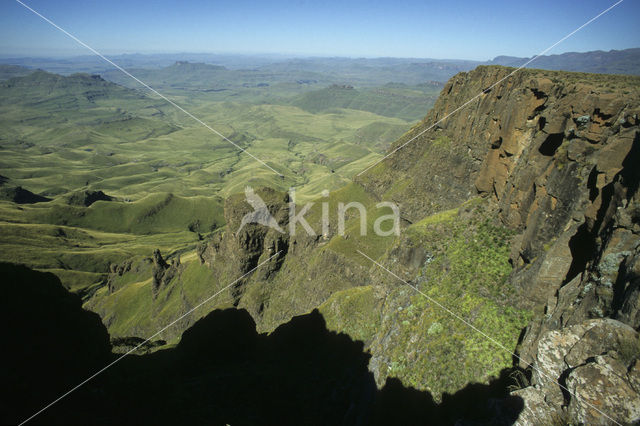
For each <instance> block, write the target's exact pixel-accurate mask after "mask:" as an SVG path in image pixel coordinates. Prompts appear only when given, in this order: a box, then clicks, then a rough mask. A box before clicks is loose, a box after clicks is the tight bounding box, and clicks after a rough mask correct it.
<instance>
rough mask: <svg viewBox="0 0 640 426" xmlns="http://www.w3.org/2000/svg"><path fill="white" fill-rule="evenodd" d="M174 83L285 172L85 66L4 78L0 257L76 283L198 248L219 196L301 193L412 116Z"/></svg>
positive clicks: (203, 113) (343, 172)
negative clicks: (251, 191) (157, 252)
mask: <svg viewBox="0 0 640 426" xmlns="http://www.w3.org/2000/svg"><path fill="white" fill-rule="evenodd" d="M176 68H178V69H182V68H184V70H183V71H176ZM159 72H161V73H167V74H166V78H168V79H174V78H176V76H177V75H178V74H180V75H182V76H183V79H184V81H183V82H185V84H187V83H188V82H189V81H195V82H202V81H205V80H206V78H211V79H215V76H216V75H217V73H227V72H228V70H225V69H224V68H222V67H211V66H208V65H207V66H203V65H201V64H189V63H177V64H175V65H174V66H172V67H169V69H164V71H163V70H160V71H159ZM205 76H206V78H205ZM194 84H195V83H194ZM293 84H296V85H298V83H293ZM300 85H302V83H300ZM241 89H242V90H244V88H242V87H241ZM175 93H177V94H176V95H173V98H174V99H175V100H176V101H177V102H179V103H180V104H181V105H184V106H185V108H187V109H188V110H189V111H191V112H192V113H194V114H195V115H197V116H198V117H200V118H201V119H203V120H204V121H205V122H207V123H210V124H211V125H212V126H214V127H215V128H216V129H217V130H219V131H221V132H222V133H223V134H225V135H227V136H228V137H229V138H230V139H231V140H233V141H234V142H235V143H237V144H239V145H240V146H242V147H243V148H245V149H247V150H248V151H249V152H251V153H252V154H253V155H255V156H257V157H259V158H263V159H264V160H265V161H267V162H268V164H270V165H271V166H272V167H273V168H275V169H276V170H278V171H280V173H282V174H283V175H284V179H281V178H280V177H278V176H277V175H276V174H274V173H273V172H272V171H270V170H268V169H267V168H265V167H263V166H261V165H260V164H259V163H257V162H255V161H254V160H253V159H252V158H250V157H249V156H247V155H245V154H243V153H242V152H240V151H239V150H238V149H237V148H235V147H233V146H231V145H230V144H229V143H228V142H226V141H222V140H221V139H220V138H219V137H218V136H216V135H214V134H212V133H211V132H209V131H208V130H207V129H205V128H203V127H202V126H201V125H199V124H198V123H195V122H194V121H192V120H191V119H189V118H188V117H185V116H184V115H182V113H180V112H179V111H177V110H176V109H175V108H173V107H172V106H170V105H168V104H167V103H166V102H165V101H163V100H162V99H157V98H153V97H150V96H148V95H147V94H145V93H144V92H142V91H140V90H135V89H131V88H126V87H123V86H121V85H118V84H116V83H113V82H110V81H107V80H104V79H102V78H101V77H99V76H96V75H89V74H73V75H69V76H61V75H57V74H51V73H48V72H45V71H34V72H31V73H29V74H28V75H25V76H20V77H12V78H9V79H7V80H5V81H2V82H0V149H1V152H2V156H1V157H0V177H1V179H0V195H1V196H0V235H2V239H1V241H0V245H1V246H2V250H1V252H0V254H1V256H0V257H1V259H2V260H5V261H12V262H18V263H25V264H28V265H30V266H32V267H37V268H40V269H45V270H51V271H55V272H56V273H57V274H58V275H59V276H60V277H62V278H63V282H64V283H65V285H67V284H68V285H69V287H73V288H74V289H76V290H80V289H83V288H86V287H87V286H88V285H90V284H93V283H96V282H100V281H101V280H102V279H103V277H104V274H105V273H107V272H108V270H109V265H110V264H111V263H118V262H120V261H122V260H124V259H127V258H129V257H131V256H145V255H146V256H149V255H150V254H151V253H152V252H153V250H154V249H156V248H159V249H161V250H162V251H163V253H167V252H169V253H171V252H175V251H183V250H185V249H188V248H190V249H193V248H194V247H195V244H196V243H197V241H198V239H199V238H201V237H202V235H206V234H208V233H210V232H213V231H214V230H216V229H219V228H220V227H222V226H224V218H223V217H222V199H223V198H224V197H226V196H227V195H229V194H232V193H238V192H242V191H243V190H244V187H245V186H246V185H252V186H255V187H258V186H264V185H267V186H272V187H276V188H279V189H281V190H286V189H287V188H289V187H290V186H296V187H297V189H298V197H299V199H300V200H303V199H309V198H313V197H315V196H317V195H318V194H319V193H320V192H321V191H323V190H325V189H329V190H332V189H335V188H338V187H340V186H342V185H344V184H345V183H347V182H348V180H349V178H350V177H351V176H352V175H353V174H354V173H356V172H357V171H358V170H360V169H361V168H362V167H364V164H365V163H366V162H367V161H372V160H373V159H375V158H378V157H379V156H380V153H381V152H382V151H383V150H384V149H385V148H386V146H388V145H389V144H390V143H391V142H392V141H393V140H395V139H396V138H398V137H399V136H400V135H401V134H402V133H404V132H405V131H406V130H407V129H408V127H409V124H408V123H407V122H406V121H405V120H403V119H399V118H392V117H387V116H383V115H379V114H375V113H373V112H369V111H362V110H357V109H348V108H338V107H336V108H332V109H331V110H330V111H319V112H315V113H312V112H309V111H305V110H303V109H300V108H298V107H296V106H293V105H276V104H260V103H259V102H257V103H256V102H253V101H252V102H249V103H246V102H243V101H242V100H236V101H234V102H230V101H221V100H217V99H216V98H215V94H214V95H212V96H213V97H208V94H207V93H204V94H203V95H202V97H197V96H196V97H192V96H190V93H192V92H190V89H188V88H182V89H175ZM247 96H250V94H248V95H247ZM96 194H102V195H101V196H99V197H98V198H95V199H93V198H92V197H95V196H96ZM89 200H91V201H89ZM93 201H95V202H93Z"/></svg>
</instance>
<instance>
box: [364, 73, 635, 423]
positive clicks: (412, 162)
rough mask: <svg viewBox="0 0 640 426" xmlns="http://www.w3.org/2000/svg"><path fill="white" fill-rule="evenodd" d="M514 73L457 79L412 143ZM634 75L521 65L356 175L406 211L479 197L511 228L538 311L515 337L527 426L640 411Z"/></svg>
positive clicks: (528, 299) (516, 265) (520, 287)
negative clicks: (524, 375) (526, 381)
mask: <svg viewBox="0 0 640 426" xmlns="http://www.w3.org/2000/svg"><path fill="white" fill-rule="evenodd" d="M508 72H509V70H507V69H501V68H493V67H479V68H478V69H476V70H474V71H472V72H470V73H463V74H459V75H457V76H456V77H454V78H453V79H452V80H451V81H450V82H449V83H448V84H447V85H446V86H445V88H444V90H443V93H442V96H441V97H440V99H439V101H438V102H437V104H436V106H435V107H434V109H433V111H431V112H430V114H429V115H428V116H427V118H426V119H425V121H424V123H423V124H421V125H420V126H418V127H417V128H416V129H414V130H413V131H412V132H410V133H409V134H408V135H406V136H405V137H404V140H409V139H410V138H412V137H413V135H414V134H417V133H419V132H420V131H421V129H422V128H423V127H424V126H426V125H428V124H430V123H432V122H435V121H437V120H438V119H439V118H440V117H443V116H444V115H446V114H447V113H448V112H449V111H451V110H452V109H453V108H455V107H456V106H457V105H460V104H461V103H462V102H463V101H464V100H465V99H468V98H470V97H471V96H473V95H475V94H476V93H479V92H480V90H482V88H483V87H488V86H490V85H491V84H492V83H493V82H495V81H498V80H499V79H501V78H502V77H504V76H505V75H506V74H507V73H508ZM638 83H639V82H638V80H637V79H632V78H626V77H625V78H616V77H611V76H596V75H586V74H569V73H554V72H546V71H528V70H527V71H525V72H518V73H516V74H515V75H514V76H512V77H510V78H509V79H508V80H506V81H505V82H504V83H502V84H500V85H498V86H496V87H495V88H493V89H492V90H490V91H489V90H485V92H484V94H483V95H482V97H481V98H480V99H479V100H478V101H476V102H474V103H472V104H471V105H470V106H469V107H467V108H466V109H465V110H462V111H460V112H459V113H458V114H456V115H455V116H453V117H451V118H449V119H447V120H446V121H445V122H443V123H442V125H441V126H438V127H436V128H435V129H433V130H431V131H429V132H426V133H425V134H424V135H422V136H420V137H419V138H418V139H417V140H416V141H414V142H413V143H412V144H410V145H407V146H406V147H405V148H403V149H402V150H401V151H399V152H398V153H397V154H396V155H395V156H394V157H392V158H390V159H389V160H387V161H385V162H384V163H383V164H381V165H379V166H377V167H376V168H374V169H373V170H372V171H371V173H370V174H369V175H366V176H365V177H364V178H363V179H362V182H363V183H364V185H365V187H367V188H368V189H369V190H370V191H371V192H372V193H374V194H376V195H377V196H380V197H384V196H389V195H391V196H392V197H393V198H394V199H399V200H403V202H404V204H405V211H408V216H409V217H410V218H414V217H420V216H421V215H422V214H424V213H428V212H431V211H434V210H437V209H438V208H441V207H445V208H446V207H450V206H453V205H456V204H458V203H460V202H461V201H463V200H464V199H465V198H466V197H468V194H474V193H479V194H482V195H483V196H485V197H488V198H489V199H490V200H491V203H492V204H493V205H495V206H496V207H497V211H496V214H497V216H498V218H499V221H500V222H501V223H502V224H503V225H504V226H506V227H507V228H509V229H511V230H513V231H515V232H516V236H515V238H514V239H513V242H512V244H511V255H510V263H511V265H512V266H513V271H512V273H511V274H510V276H509V279H508V282H507V285H508V286H510V287H513V288H515V289H517V293H518V297H517V298H514V299H513V300H512V302H513V303H517V304H518V305H519V306H522V307H526V308H528V309H530V310H531V311H532V312H533V313H534V319H533V320H532V321H531V323H530V324H529V325H528V326H527V328H526V329H525V332H524V334H523V337H522V339H521V342H520V343H519V345H518V355H519V359H518V364H519V365H520V366H521V367H523V368H531V369H532V371H533V379H532V384H533V386H531V387H527V388H526V389H523V390H522V391H518V394H519V395H521V396H522V397H523V398H524V399H525V401H526V410H525V411H524V412H523V415H522V416H521V420H520V422H521V423H522V424H540V423H545V422H548V421H549V419H551V418H556V419H560V420H563V419H564V420H566V421H570V422H585V423H589V424H591V423H600V424H608V423H610V422H611V421H612V420H613V419H616V420H618V421H623V422H630V421H634V420H637V419H638V418H640V397H639V395H638V391H640V389H639V388H638V385H637V383H638V382H637V374H638V373H637V370H638V367H637V362H638V361H637V359H638V354H639V353H640V346H639V343H638V333H637V330H638V327H639V326H640V324H639V323H638V304H639V302H638V300H639V293H638V292H639V290H638V285H639V279H638V272H639V271H638V260H637V259H638V252H639V250H640V249H639V246H640V238H639V231H640V220H639V219H640V215H639V211H640V210H639V204H638V194H637V190H638V185H639V182H640V169H639V168H638V166H639V165H640V127H639V124H640V97H639V93H638V87H639V86H638ZM401 143H403V140H401V141H399V142H398V144H401ZM434 154H435V155H434ZM434 160H435V161H434ZM447 170H450V172H449V173H446V171H447ZM432 173H433V174H434V175H435V176H434V177H433V179H429V178H428V175H429V174H432ZM400 179H403V180H408V181H409V182H408V183H406V184H405V185H404V186H403V187H400V188H398V187H395V188H394V185H393V184H392V183H391V182H394V181H396V182H397V181H398V180H400ZM412 193H413V194H416V195H417V197H416V196H413V197H412V196H411V194H412ZM404 200H410V201H404ZM631 354H633V355H631ZM606 415H609V416H610V417H609V418H608V417H606Z"/></svg>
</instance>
